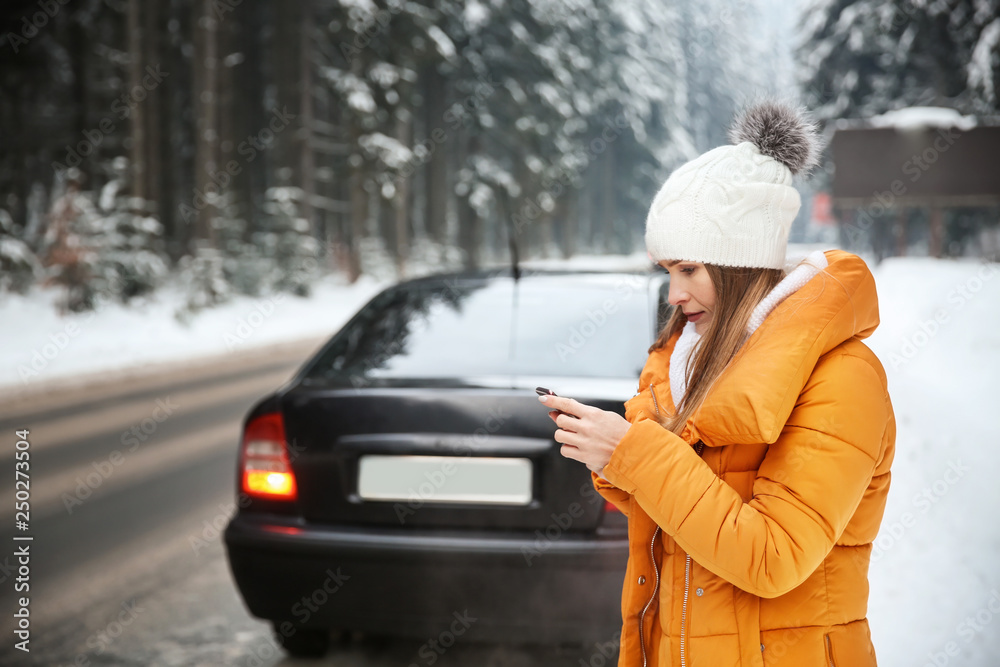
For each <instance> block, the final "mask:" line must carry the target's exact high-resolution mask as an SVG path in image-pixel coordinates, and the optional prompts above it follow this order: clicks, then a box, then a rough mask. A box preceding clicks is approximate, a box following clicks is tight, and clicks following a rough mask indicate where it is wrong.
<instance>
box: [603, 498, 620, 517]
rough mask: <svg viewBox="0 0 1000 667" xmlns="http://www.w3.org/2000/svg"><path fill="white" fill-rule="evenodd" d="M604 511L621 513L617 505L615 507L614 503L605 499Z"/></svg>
mask: <svg viewBox="0 0 1000 667" xmlns="http://www.w3.org/2000/svg"><path fill="white" fill-rule="evenodd" d="M604 511H605V512H618V513H619V514H620V513H621V510H620V509H618V508H617V507H615V506H614V504H613V503H612V502H611V501H610V500H605V501H604Z"/></svg>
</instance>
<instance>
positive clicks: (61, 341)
mask: <svg viewBox="0 0 1000 667" xmlns="http://www.w3.org/2000/svg"><path fill="white" fill-rule="evenodd" d="M385 284H386V283H385V282H380V281H377V280H373V279H371V278H366V277H362V278H361V279H360V280H358V282H356V283H355V284H354V285H350V286H348V285H345V284H344V281H343V280H342V279H341V278H339V277H338V276H328V277H326V278H324V279H323V280H320V281H319V282H317V283H316V284H315V285H314V289H313V293H312V295H311V296H310V297H309V298H302V297H297V296H293V295H290V294H277V295H272V296H266V297H260V298H251V297H245V296H240V297H236V298H234V299H233V300H231V301H230V302H228V303H225V304H223V305H221V306H219V307H217V308H214V309H210V310H207V311H203V312H201V313H199V314H197V315H195V316H194V317H193V318H192V320H191V321H190V323H189V324H187V325H185V324H183V323H181V322H180V321H179V320H178V319H176V318H175V317H174V313H175V312H176V311H177V309H178V307H179V306H180V304H182V303H183V297H184V295H183V293H182V292H181V291H180V290H179V289H178V288H176V287H175V286H166V287H164V288H163V289H161V290H159V291H158V292H156V293H155V294H154V295H153V296H152V297H150V298H147V299H143V300H142V301H141V302H137V303H135V304H134V305H133V306H132V307H125V306H122V305H120V304H116V303H103V304H101V305H100V306H99V307H98V310H97V311H95V312H91V313H70V314H67V315H66V316H63V317H61V316H60V315H59V314H58V312H57V309H56V305H55V304H56V303H57V301H58V300H59V299H60V298H61V294H62V291H61V289H46V290H39V289H35V290H33V291H32V292H31V293H30V294H28V295H26V296H18V295H10V294H8V295H5V296H4V297H3V298H2V299H0V321H2V322H3V323H4V328H3V333H2V340H3V345H2V351H0V394H3V393H6V392H18V391H33V390H34V389H35V388H37V386H39V385H48V384H50V383H52V382H53V381H56V382H58V381H59V380H61V379H64V378H68V377H71V376H74V375H78V374H92V373H95V372H102V373H115V372H119V371H123V370H125V369H134V368H135V367H136V366H141V365H145V364H154V363H162V362H172V361H184V362H189V361H191V360H193V359H196V358H200V357H212V356H215V355H219V354H225V353H227V352H234V351H238V350H246V349H250V348H252V347H254V346H261V345H268V344H272V343H278V342H286V341H294V340H299V339H308V338H318V337H322V336H324V335H328V334H332V333H333V332H334V331H336V330H337V329H338V328H339V327H340V326H341V325H342V324H344V323H345V322H346V321H347V320H348V319H349V318H350V317H351V315H353V314H354V313H355V312H356V311H357V309H358V308H360V307H361V305H363V304H364V303H365V302H366V301H367V300H368V299H369V298H371V297H372V296H374V294H375V293H376V292H377V291H378V290H379V289H381V287H383V286H385Z"/></svg>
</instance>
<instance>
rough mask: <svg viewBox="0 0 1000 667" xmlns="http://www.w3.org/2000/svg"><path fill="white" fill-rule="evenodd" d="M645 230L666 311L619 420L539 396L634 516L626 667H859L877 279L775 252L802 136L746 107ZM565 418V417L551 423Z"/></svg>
mask: <svg viewBox="0 0 1000 667" xmlns="http://www.w3.org/2000/svg"><path fill="white" fill-rule="evenodd" d="M730 138H731V139H732V141H733V144H732V145H727V146H722V147H719V148H716V149H713V150H711V151H709V152H707V153H705V154H703V155H702V156H700V157H698V158H696V159H694V160H692V161H691V162H688V163H687V164H685V165H683V166H681V167H680V168H678V169H677V170H676V171H674V172H673V173H672V174H671V176H670V178H669V179H668V180H667V181H666V183H664V185H663V187H662V188H661V189H660V191H659V192H658V193H657V195H656V197H655V198H654V200H653V203H652V206H651V208H650V212H649V216H648V218H647V221H646V245H647V249H648V251H649V254H650V257H651V258H652V259H653V260H654V261H655V262H656V263H657V264H659V265H660V266H661V267H662V268H663V269H664V270H666V271H668V272H669V274H670V292H669V301H670V304H671V305H672V306H673V307H674V308H673V313H672V315H671V317H670V318H669V320H668V322H667V323H666V325H665V326H664V328H663V330H662V331H661V333H660V335H659V338H658V340H656V341H655V343H654V344H653V345H652V346H651V347H650V349H649V358H648V360H647V362H646V365H645V367H644V368H643V370H642V373H641V375H640V377H639V391H638V393H637V394H636V395H635V396H634V397H633V398H631V399H629V400H628V401H627V402H626V403H625V418H624V419H622V417H621V416H619V415H618V414H616V413H614V412H607V411H603V410H599V409H597V408H594V407H591V406H587V405H584V404H581V403H579V402H577V401H575V400H573V399H570V398H560V397H556V396H545V397H540V400H542V401H544V402H545V403H546V404H547V405H549V406H550V407H551V408H552V411H551V412H550V413H549V415H550V417H552V418H553V420H554V421H555V423H556V425H557V426H558V430H557V431H556V433H555V439H556V440H557V441H558V442H560V443H562V444H563V447H562V450H561V451H562V454H563V455H564V456H567V457H569V458H573V459H576V460H579V461H581V462H583V463H584V464H586V465H587V467H588V468H590V470H591V471H592V477H593V481H594V485H595V487H596V489H597V490H598V492H600V493H601V495H603V496H604V497H605V498H606V499H608V500H609V501H610V502H612V503H613V504H614V505H615V506H617V507H618V508H619V509H620V510H621V511H622V512H624V513H625V514H626V515H627V516H628V524H629V528H628V530H629V559H628V565H627V568H626V574H625V582H624V586H623V590H622V603H621V611H622V622H623V625H622V635H621V650H620V659H619V665H620V666H629V667H635V666H639V665H642V666H644V667H649V666H652V665H656V666H666V665H671V666H676V667H735V666H740V667H831V666H833V667H872V666H874V665H875V664H876V661H875V651H874V648H873V646H872V642H871V635H870V632H869V626H868V621H867V618H866V616H867V604H868V563H869V556H870V554H871V550H872V542H873V540H874V539H875V536H876V534H877V533H878V529H879V524H880V523H881V520H882V513H883V510H884V508H885V499H886V494H887V492H888V488H889V466H890V464H891V463H892V456H893V446H894V441H895V421H894V417H893V410H892V404H891V402H890V400H889V394H888V391H887V388H886V376H885V372H884V370H883V367H882V364H881V363H880V362H879V360H878V358H876V356H875V355H874V354H873V353H872V352H871V350H870V349H869V348H868V347H867V346H866V345H865V344H864V343H862V342H861V341H862V339H864V338H866V337H867V336H868V335H870V334H871V333H872V331H874V330H875V328H876V327H877V326H878V301H877V297H876V293H875V283H874V280H873V278H872V274H871V272H870V271H869V270H868V267H867V266H866V265H865V263H864V261H862V260H861V259H860V258H859V257H857V256H856V255H853V254H851V253H848V252H844V251H841V250H827V251H825V252H822V251H816V252H813V253H812V254H809V255H807V256H804V257H788V256H786V250H787V238H788V231H789V228H790V226H791V222H792V220H793V219H794V218H795V215H796V213H797V212H798V209H799V205H800V199H799V195H798V193H797V192H796V190H795V189H794V188H793V187H792V185H791V180H792V175H793V174H795V173H802V172H805V171H806V170H808V168H809V167H811V166H813V165H814V164H815V156H816V154H817V148H816V146H815V141H816V139H815V128H814V127H813V125H812V124H811V123H810V122H808V121H807V120H805V118H804V116H803V115H802V113H801V112H800V111H799V110H797V109H794V108H791V107H789V106H787V105H785V104H782V103H776V102H763V103H759V104H757V105H754V106H752V107H751V108H749V109H748V110H747V111H746V112H745V113H744V115H743V116H742V118H741V119H740V120H739V121H738V122H737V124H736V125H735V126H734V128H733V130H732V131H731V132H730ZM559 411H562V412H565V413H568V415H560V413H559Z"/></svg>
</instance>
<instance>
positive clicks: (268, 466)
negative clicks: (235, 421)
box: [241, 412, 297, 500]
mask: <svg viewBox="0 0 1000 667" xmlns="http://www.w3.org/2000/svg"><path fill="white" fill-rule="evenodd" d="M285 443H286V441H285V421H284V419H282V417H281V413H280V412H271V413H268V414H264V415H261V416H259V417H256V418H255V419H253V420H251V421H250V423H249V424H247V427H246V430H245V431H244V432H243V450H242V460H243V464H242V466H241V468H242V475H243V483H242V487H243V492H244V493H246V494H247V495H250V496H254V497H257V498H269V499H272V500H295V499H296V497H297V490H296V487H295V473H293V472H292V466H291V463H290V462H289V460H288V448H287V447H286V444H285Z"/></svg>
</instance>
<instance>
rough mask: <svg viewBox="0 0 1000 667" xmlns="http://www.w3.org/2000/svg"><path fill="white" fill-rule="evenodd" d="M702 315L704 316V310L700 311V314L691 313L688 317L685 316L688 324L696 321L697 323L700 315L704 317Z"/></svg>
mask: <svg viewBox="0 0 1000 667" xmlns="http://www.w3.org/2000/svg"><path fill="white" fill-rule="evenodd" d="M704 314H705V311H704V310H702V311H700V312H697V313H693V314H691V315H688V316H687V318H688V322H697V321H698V320H699V319H701V316H702V315H704Z"/></svg>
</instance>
